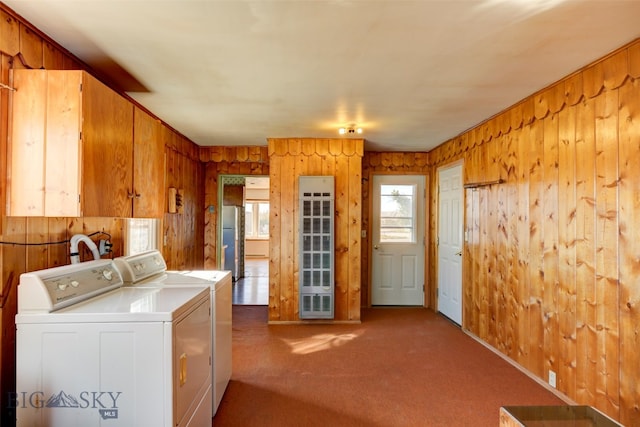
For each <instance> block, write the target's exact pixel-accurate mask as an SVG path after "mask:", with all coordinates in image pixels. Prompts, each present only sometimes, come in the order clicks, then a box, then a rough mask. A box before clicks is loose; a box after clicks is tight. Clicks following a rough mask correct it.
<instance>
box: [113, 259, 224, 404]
mask: <svg viewBox="0 0 640 427" xmlns="http://www.w3.org/2000/svg"><path fill="white" fill-rule="evenodd" d="M114 263H115V265H116V267H117V268H118V270H119V271H120V273H121V274H122V278H123V280H124V283H125V285H131V286H135V287H149V286H151V287H157V286H174V285H178V286H182V285H206V286H208V287H209V288H210V291H211V306H212V309H213V313H212V316H211V321H212V325H211V332H212V335H211V343H212V350H211V353H212V355H213V363H212V366H211V378H212V389H213V392H212V400H213V403H212V405H213V415H215V413H216V412H217V410H218V406H220V401H221V400H222V396H223V395H224V392H225V390H226V388H227V385H228V384H229V380H230V379H231V370H232V366H231V365H232V336H231V329H232V326H231V320H232V314H231V311H232V300H231V298H232V297H231V295H232V289H231V287H232V278H231V272H230V271H219V270H190V271H170V270H169V271H168V270H167V264H166V262H165V260H164V258H163V257H162V254H161V253H160V252H159V251H157V250H151V251H147V252H143V253H140V254H136V255H129V256H124V257H119V258H116V259H114Z"/></svg>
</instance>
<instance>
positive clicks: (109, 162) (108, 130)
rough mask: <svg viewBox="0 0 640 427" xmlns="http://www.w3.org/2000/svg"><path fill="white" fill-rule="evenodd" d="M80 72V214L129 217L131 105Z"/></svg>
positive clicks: (131, 196) (130, 197)
mask: <svg viewBox="0 0 640 427" xmlns="http://www.w3.org/2000/svg"><path fill="white" fill-rule="evenodd" d="M81 73H82V77H83V78H82V80H83V83H82V100H83V103H82V115H83V118H82V155H83V158H82V214H83V216H107V217H131V216H132V200H133V198H134V192H133V188H132V185H133V104H132V103H131V102H129V101H128V100H126V99H125V98H123V97H122V96H120V95H119V94H118V93H116V92H114V91H113V90H111V89H109V88H108V87H107V86H105V85H104V84H102V83H101V82H99V81H98V80H96V79H95V78H93V77H91V76H90V75H89V74H87V73H86V72H81Z"/></svg>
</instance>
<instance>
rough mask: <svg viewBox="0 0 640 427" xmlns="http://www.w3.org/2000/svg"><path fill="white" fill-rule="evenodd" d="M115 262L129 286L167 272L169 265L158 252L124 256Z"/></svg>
mask: <svg viewBox="0 0 640 427" xmlns="http://www.w3.org/2000/svg"><path fill="white" fill-rule="evenodd" d="M113 261H114V263H115V264H116V267H117V268H118V270H119V271H120V274H122V280H123V281H124V282H125V283H127V284H133V283H139V282H141V281H142V280H145V279H148V278H149V277H153V276H158V275H161V274H163V273H165V272H166V271H167V264H166V263H165V261H164V258H163V257H162V254H161V253H160V252H159V251H157V250H152V251H147V252H143V253H140V254H136V255H129V256H123V257H119V258H116V259H114V260H113Z"/></svg>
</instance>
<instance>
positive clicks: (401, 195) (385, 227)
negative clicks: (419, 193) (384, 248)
mask: <svg viewBox="0 0 640 427" xmlns="http://www.w3.org/2000/svg"><path fill="white" fill-rule="evenodd" d="M415 198H416V186H415V185H381V186H380V242H385V243H393V242H395V243H415V236H416V230H415V228H416V221H415V216H416V208H415V206H416V200H415Z"/></svg>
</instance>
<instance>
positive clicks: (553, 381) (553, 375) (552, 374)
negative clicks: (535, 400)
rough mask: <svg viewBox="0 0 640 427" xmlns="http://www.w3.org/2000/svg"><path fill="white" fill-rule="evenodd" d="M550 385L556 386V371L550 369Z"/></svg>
mask: <svg viewBox="0 0 640 427" xmlns="http://www.w3.org/2000/svg"><path fill="white" fill-rule="evenodd" d="M549 385H550V386H551V387H553V388H556V373H555V372H553V371H552V370H551V369H549Z"/></svg>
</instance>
